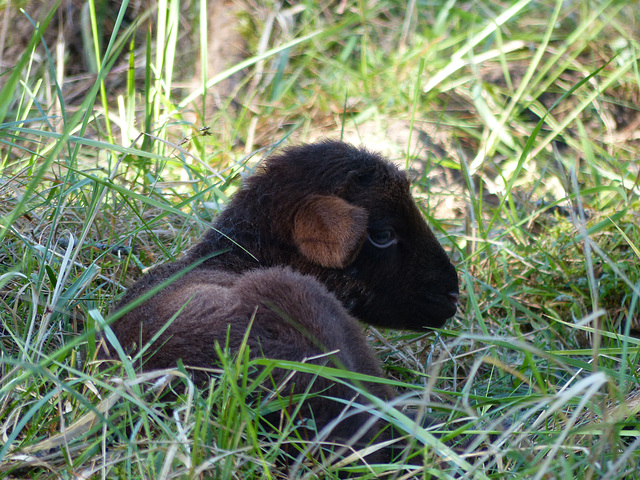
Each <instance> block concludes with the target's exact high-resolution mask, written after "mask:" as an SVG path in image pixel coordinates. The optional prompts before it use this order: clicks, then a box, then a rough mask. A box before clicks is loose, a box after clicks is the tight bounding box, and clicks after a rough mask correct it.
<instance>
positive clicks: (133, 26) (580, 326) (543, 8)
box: [0, 0, 640, 479]
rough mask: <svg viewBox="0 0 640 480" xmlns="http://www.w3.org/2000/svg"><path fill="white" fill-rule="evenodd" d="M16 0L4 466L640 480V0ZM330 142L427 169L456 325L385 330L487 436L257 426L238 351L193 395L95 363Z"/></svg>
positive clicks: (401, 371)
mask: <svg viewBox="0 0 640 480" xmlns="http://www.w3.org/2000/svg"><path fill="white" fill-rule="evenodd" d="M19 8H24V11H21V10H19ZM0 9H2V10H1V12H0V13H2V30H1V32H0V33H1V34H0V44H1V45H0V47H1V48H0V51H2V52H4V53H3V54H2V55H3V56H2V58H0V63H2V70H3V73H2V76H0V84H1V85H2V89H1V90H0V165H1V167H0V169H1V170H0V171H1V175H0V212H1V213H0V215H1V216H2V223H1V224H0V302H1V304H0V305H1V306H0V318H1V320H2V324H1V325H0V438H1V440H0V476H2V475H8V476H9V477H12V478H13V477H33V478H100V477H104V478H121V477H125V476H126V477H128V478H132V479H137V478H246V479H249V478H286V477H296V478H297V477H301V478H314V477H315V476H322V475H324V476H325V477H326V478H334V477H336V476H337V472H338V470H340V469H342V470H343V473H342V475H343V477H344V476H345V475H346V476H347V477H349V478H375V477H376V476H377V475H380V474H381V473H383V472H387V473H388V474H389V476H390V478H412V477H413V476H416V477H419V478H450V477H453V476H457V477H464V478H502V477H505V476H508V477H509V478H536V479H538V478H545V479H547V478H579V479H588V478H607V479H618V478H620V479H622V478H636V476H637V472H638V469H639V468H640V465H639V464H640V451H639V450H638V447H639V446H640V434H639V430H638V423H639V422H638V419H637V415H638V410H639V408H640V401H639V399H640V396H639V395H638V394H639V378H638V357H639V352H640V349H639V347H640V341H639V340H638V334H639V333H640V306H639V305H638V303H639V302H638V301H639V297H640V269H639V268H638V264H639V260H640V231H639V227H638V225H639V218H638V217H639V212H640V197H639V193H640V181H639V178H640V177H639V167H640V163H639V158H640V111H639V107H638V105H639V98H640V71H639V63H638V59H639V58H640V34H639V32H640V9H638V8H637V4H636V2H632V1H630V2H626V1H619V0H575V1H561V0H558V1H556V2H554V1H552V0H539V1H535V0H520V1H514V2H500V3H498V2H484V1H478V0H476V1H461V0H459V1H456V0H449V1H446V2H431V1H423V0H409V1H408V2H403V1H396V0H357V1H356V0H343V1H339V2H338V1H336V2H312V1H304V2H277V1H276V2H271V1H267V2H258V1H253V0H239V1H238V2H237V3H235V4H234V3H231V2H218V3H217V4H215V5H214V2H209V4H207V2H202V3H199V2H190V1H187V0H183V1H180V0H157V1H155V0H154V1H151V0H149V1H141V0H138V1H133V0H130V1H128V2H127V1H126V0H122V1H118V2H106V1H102V2H101V1H100V0H92V1H88V2H82V1H71V0H69V1H60V0H58V1H57V2H55V1H47V2H24V1H23V2H15V1H14V2H6V1H5V2H1V3H0ZM216 9H218V10H216ZM219 9H222V10H219ZM221 11H222V13H220V12H221ZM27 14H29V15H27ZM222 15H227V16H226V17H222ZM29 18H33V19H34V20H33V22H36V21H37V22H38V23H37V25H38V27H36V24H35V23H32V21H31V20H29ZM220 18H225V19H227V20H225V21H224V22H222V24H223V26H227V27H228V26H231V27H232V28H228V29H226V30H225V29H223V28H222V26H221V25H220ZM213 40H217V41H219V42H218V44H217V45H218V46H217V47H215V48H214V46H212V44H211V42H212V41H213ZM220 45H222V47H220ZM216 48H217V50H216ZM239 51H240V52H242V51H244V52H245V54H244V55H238V52H239ZM220 52H222V53H220ZM225 54H228V55H227V56H225ZM209 56H213V57H215V58H209ZM214 60H215V61H218V60H223V61H225V62H226V63H227V65H226V67H224V66H223V67H220V64H219V63H218V64H216V63H215V61H214ZM324 136H330V137H334V138H340V137H342V138H344V139H346V140H348V141H351V142H352V143H356V144H360V143H362V144H364V145H366V146H367V147H369V148H371V149H374V150H380V151H383V152H384V153H386V154H387V155H389V156H390V158H392V159H393V160H394V161H397V162H399V163H400V164H402V165H403V166H404V167H405V168H407V169H408V170H409V171H410V172H411V174H412V175H413V177H414V179H415V181H414V185H415V189H414V193H415V197H416V199H417V200H418V201H419V202H420V204H421V205H422V207H423V208H424V213H425V215H426V217H427V218H428V219H429V222H430V223H431V225H432V226H433V228H434V229H435V230H436V232H437V233H438V236H439V237H440V239H441V241H442V243H443V244H444V245H445V247H446V249H447V250H448V251H449V252H450V254H451V257H452V258H453V260H454V261H455V263H456V264H457V266H458V269H459V272H460V281H461V285H462V289H463V291H462V298H463V300H462V306H461V308H460V311H459V313H458V315H457V316H456V317H455V318H454V319H453V320H452V321H451V322H450V323H449V325H448V328H447V329H446V330H443V331H439V332H436V333H434V332H431V333H424V334H417V333H407V332H399V331H376V330H375V329H369V331H370V334H371V341H372V344H373V345H374V346H375V348H376V349H377V351H378V352H379V355H380V358H381V361H383V362H384V365H385V367H386V370H387V373H388V375H389V377H390V378H393V379H395V380H396V385H397V386H398V387H399V388H400V390H401V391H402V392H405V393H404V396H403V397H402V400H403V401H405V403H413V404H414V405H418V406H422V407H429V408H430V409H432V410H433V412H434V414H436V415H440V417H441V418H442V419H443V421H445V425H444V426H443V427H442V428H441V432H444V437H443V438H444V439H447V440H448V439H451V441H452V442H453V443H454V444H455V443H456V442H457V441H458V440H461V442H462V443H461V445H467V447H466V448H465V447H464V446H462V447H460V448H458V449H457V450H456V452H452V451H451V450H449V448H448V446H447V445H444V444H443V443H441V441H440V440H438V439H435V438H434V437H432V436H430V435H429V434H428V433H427V432H424V431H422V430H420V429H418V430H415V431H413V433H412V435H413V437H414V438H415V441H416V443H417V445H419V446H424V448H422V450H421V451H420V452H419V455H421V458H420V460H419V461H414V462H413V463H411V464H408V462H405V461H403V460H399V461H398V462H396V463H395V464H391V465H371V466H365V465H361V464H358V463H357V462H353V461H350V459H349V458H347V459H346V460H344V459H343V460H342V463H340V462H341V460H340V459H336V458H332V457H329V456H322V455H320V456H307V455H305V452H306V451H307V450H305V449H306V448H307V447H308V448H309V449H310V448H311V447H312V445H311V446H309V445H307V443H306V442H305V441H304V440H303V439H298V440H296V439H295V435H291V436H288V430H291V429H293V427H294V426H295V420H290V421H289V422H288V423H285V425H284V427H283V434H282V435H280V436H279V437H278V438H269V437H268V436H263V435H257V432H259V429H260V425H259V424H258V422H257V415H256V414H257V413H258V412H260V411H261V409H263V408H269V404H267V403H265V402H262V403H261V402H259V401H258V402H256V400H255V398H254V397H255V395H254V396H251V394H252V391H253V390H252V389H255V388H256V387H255V386H252V385H250V384H249V385H247V384H246V383H243V382H238V378H241V377H242V374H243V372H247V371H248V369H249V368H250V363H251V362H248V361H246V359H244V358H242V356H239V357H238V358H235V359H234V358H228V357H223V360H224V362H225V363H224V368H223V369H221V370H220V371H219V372H217V373H216V374H215V375H213V376H212V380H211V383H210V384H209V385H208V386H207V387H206V388H200V387H198V386H194V385H192V384H191V383H190V382H189V381H188V378H187V377H186V376H185V375H184V373H183V370H180V369H178V370H176V371H175V372H173V373H174V374H175V375H176V376H177V377H178V378H179V379H181V380H180V382H182V383H183V384H184V385H186V386H187V388H186V389H185V390H184V392H185V393H180V395H179V396H178V398H177V399H175V400H173V401H171V402H170V407H171V408H170V409H166V408H165V406H166V405H165V403H166V400H159V399H158V395H159V394H158V388H157V387H158V385H159V383H160V382H159V380H161V379H162V377H161V376H160V375H159V374H152V375H145V376H135V375H134V374H133V372H132V367H131V362H127V361H125V362H124V364H123V366H122V367H117V368H118V369H117V370H115V371H114V370H111V371H110V372H108V374H106V375H105V372H101V371H98V370H97V365H96V363H95V362H94V361H93V355H94V353H95V339H94V331H95V325H96V323H100V322H103V321H104V320H105V318H106V317H107V313H108V310H109V305H110V304H111V303H112V302H113V301H114V299H116V298H117V297H118V296H119V295H121V294H122V292H123V291H124V289H125V288H126V287H127V286H128V285H130V284H131V283H132V282H133V281H134V280H135V279H136V278H138V277H139V276H140V275H141V273H142V272H143V271H145V270H146V269H148V268H150V267H151V266H153V265H156V264H159V263H162V262H165V261H168V260H171V259H173V258H175V257H176V256H178V255H180V253H181V252H183V251H184V250H185V249H187V248H188V247H189V246H190V245H192V244H193V242H194V241H195V240H196V239H197V238H198V237H199V236H200V235H201V234H202V233H203V231H204V230H205V229H206V226H207V224H208V223H209V222H210V220H211V219H212V218H213V217H214V216H215V215H216V214H217V212H218V211H219V209H220V208H222V207H223V206H224V204H225V203H226V201H227V199H228V197H229V196H230V195H231V194H232V193H233V192H234V190H235V189H236V188H237V186H238V184H239V181H240V176H241V175H244V174H247V173H249V172H251V170H252V168H253V166H254V165H255V164H256V162H257V161H259V160H260V159H261V158H262V157H263V156H264V155H265V154H267V153H268V152H269V151H271V149H272V148H274V147H276V146H278V145H281V144H290V143H292V142H306V141H311V140H314V139H316V138H319V137H324ZM165 388H166V387H165ZM247 397H251V398H253V400H251V401H247ZM380 409H381V411H382V410H384V408H383V406H381V407H380ZM92 412H93V413H92ZM86 415H89V416H86ZM92 415H93V416H92ZM390 415H391V416H392V417H393V419H392V421H393V422H395V423H397V424H399V425H401V426H402V425H404V426H405V427H407V428H409V431H411V428H412V427H411V426H408V424H406V423H404V422H403V419H402V416H401V415H397V414H393V413H392V414H390ZM96 418H97V419H98V420H97V421H96ZM404 420H405V421H406V419H404ZM74 422H76V423H74ZM61 433H62V434H63V435H58V436H56V435H57V434H61ZM467 435H470V436H469V437H467V440H466V443H465V440H464V439H465V436H467ZM282 452H285V455H286V456H288V457H290V459H289V463H290V466H289V467H288V468H287V467H285V466H283V465H282V461H278V455H279V454H280V455H282ZM345 471H347V472H348V473H344V472H345ZM336 478H337V477H336Z"/></svg>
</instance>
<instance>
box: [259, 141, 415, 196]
mask: <svg viewBox="0 0 640 480" xmlns="http://www.w3.org/2000/svg"><path fill="white" fill-rule="evenodd" d="M261 170H262V171H261V172H260V173H261V174H263V175H264V174H267V175H270V176H271V175H272V176H274V177H281V178H280V180H281V181H287V183H289V182H291V183H298V182H299V181H300V180H303V179H304V180H306V181H307V182H317V183H316V185H317V186H320V185H322V184H323V183H326V184H327V185H332V186H337V185H340V184H345V183H354V182H357V183H361V184H362V185H363V186H364V187H366V186H370V187H373V186H376V185H379V186H381V187H389V188H392V187H395V188H401V189H407V188H408V187H409V184H410V182H409V179H408V177H407V175H406V174H405V173H404V172H403V171H401V170H400V169H399V168H398V167H397V166H396V165H394V164H393V163H391V162H390V161H388V160H387V159H386V158H385V157H383V156H382V155H380V154H378V153H376V152H371V151H368V150H366V149H364V148H358V147H354V146H352V145H349V144H346V143H343V142H337V141H325V142H320V143H316V144H309V145H303V146H297V147H290V148H288V149H285V150H284V152H283V153H281V154H279V155H275V156H272V157H269V158H267V159H266V160H265V161H264V163H263V165H262V169H261Z"/></svg>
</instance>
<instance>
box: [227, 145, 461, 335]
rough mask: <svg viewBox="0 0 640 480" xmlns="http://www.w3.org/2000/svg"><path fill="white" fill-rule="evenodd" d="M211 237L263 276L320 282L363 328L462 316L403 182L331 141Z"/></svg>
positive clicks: (241, 199)
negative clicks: (254, 263) (255, 262)
mask: <svg viewBox="0 0 640 480" xmlns="http://www.w3.org/2000/svg"><path fill="white" fill-rule="evenodd" d="M214 227H215V228H218V229H220V230H222V231H225V233H228V234H230V236H232V237H235V240H236V241H237V242H238V243H239V244H240V245H242V246H244V247H246V248H247V249H248V250H249V251H250V252H251V253H252V254H254V255H255V256H256V257H257V258H258V259H259V260H260V262H261V264H263V265H264V266H272V265H276V264H284V265H289V266H291V267H293V268H295V269H296V270H298V271H300V272H302V273H306V274H309V275H313V276H315V277H316V278H318V279H319V280H321V281H322V282H323V283H324V284H325V285H326V286H327V287H328V288H329V290H331V291H332V292H334V293H335V295H336V296H337V297H338V299H339V300H340V301H341V302H342V303H343V305H344V306H345V307H346V308H347V309H348V310H349V311H350V312H351V313H352V314H353V315H354V316H355V317H357V318H358V319H360V320H362V321H364V322H367V323H371V324H373V325H378V326H383V327H390V328H407V329H413V330H420V329H423V328H425V327H427V328H428V327H431V328H439V327H441V326H443V325H444V323H445V321H446V320H447V319H448V318H450V317H452V316H453V315H454V314H455V312H456V305H457V302H458V278H457V274H456V271H455V268H454V267H453V265H452V264H451V262H450V261H449V258H448V257H447V255H446V253H445V252H444V250H443V248H442V247H441V245H440V243H439V242H438V241H437V239H436V238H435V236H434V235H433V233H432V231H431V230H430V228H429V227H428V226H427V224H426V222H425V220H424V218H423V216H422V214H421V213H420V211H419V210H418V208H417V207H416V205H415V202H414V200H413V199H412V197H411V193H410V184H409V181H408V179H407V177H406V175H405V174H404V173H403V172H401V171H400V170H398V169H397V168H396V167H395V166H394V165H393V164H391V163H389V162H388V161H386V160H385V159H383V158H382V157H381V156H379V155H377V154H373V153H370V152H367V151H365V150H362V149H358V148H355V147H353V146H350V145H347V144H345V143H342V142H329V141H327V142H321V143H316V144H311V145H304V146H301V147H294V148H290V149H288V150H285V152H284V153H282V154H281V155H278V156H273V157H271V158H269V159H267V160H266V162H265V164H264V165H263V166H262V167H261V171H260V172H259V173H257V174H256V175H254V176H252V177H250V178H249V179H248V180H247V183H246V185H245V186H244V187H243V189H242V190H241V191H240V192H239V193H238V194H237V195H236V197H235V198H234V199H233V202H232V203H231V205H230V206H229V207H228V209H227V211H225V212H224V213H223V215H222V217H221V218H220V220H219V221H218V222H216V224H215V225H214ZM245 229H246V231H245V234H244V235H243V233H242V231H243V230H245ZM252 237H253V238H252Z"/></svg>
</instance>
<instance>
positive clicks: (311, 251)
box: [293, 195, 367, 268]
mask: <svg viewBox="0 0 640 480" xmlns="http://www.w3.org/2000/svg"><path fill="white" fill-rule="evenodd" d="M366 233H367V212H366V211H365V210H364V209H363V208H360V207H356V206H354V205H351V204H350V203H349V202H347V201H346V200H343V199H342V198H339V197H333V196H325V195H311V196H309V197H308V198H307V199H306V200H305V201H304V203H303V204H302V205H301V207H300V208H299V209H298V211H297V212H296V214H295V218H294V221H293V241H294V242H295V243H296V245H297V246H298V250H299V251H300V253H302V255H304V256H305V257H307V258H308V259H309V260H311V261H312V262H314V263H317V264H319V265H322V266H323V267H329V268H343V267H345V266H347V265H348V264H349V263H351V261H352V260H353V259H354V258H355V257H356V255H357V254H358V252H359V251H360V247H361V246H362V242H364V239H365V237H366Z"/></svg>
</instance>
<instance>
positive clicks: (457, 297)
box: [447, 292, 460, 305]
mask: <svg viewBox="0 0 640 480" xmlns="http://www.w3.org/2000/svg"><path fill="white" fill-rule="evenodd" d="M447 296H448V297H449V300H451V303H453V304H454V305H458V302H459V301H460V294H459V293H458V292H449V293H448V294H447Z"/></svg>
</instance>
